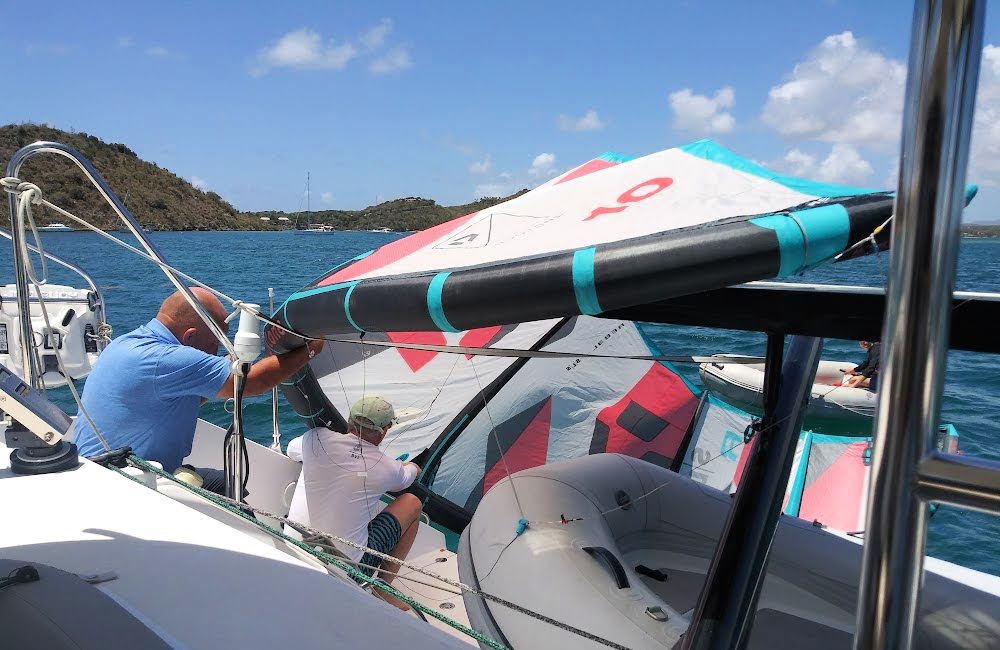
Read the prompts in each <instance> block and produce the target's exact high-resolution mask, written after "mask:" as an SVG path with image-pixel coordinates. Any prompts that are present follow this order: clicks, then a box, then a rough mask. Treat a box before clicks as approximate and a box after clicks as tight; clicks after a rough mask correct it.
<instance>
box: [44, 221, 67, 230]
mask: <svg viewBox="0 0 1000 650" xmlns="http://www.w3.org/2000/svg"><path fill="white" fill-rule="evenodd" d="M38 231H39V232H75V229H73V228H70V227H69V226H67V225H66V224H64V223H59V222H58V221H53V222H52V223H50V224H49V225H47V226H40V227H39V228H38Z"/></svg>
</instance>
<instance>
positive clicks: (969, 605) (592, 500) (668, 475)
mask: <svg viewBox="0 0 1000 650" xmlns="http://www.w3.org/2000/svg"><path fill="white" fill-rule="evenodd" d="M512 480H513V486H514V488H515V489H516V490H517V493H518V494H519V495H520V507H521V508H523V511H521V509H520V508H519V506H518V503H517V500H516V499H515V497H514V493H513V491H512V490H511V479H505V480H503V481H502V482H500V483H498V484H497V485H496V486H495V487H494V488H493V489H492V490H490V491H489V492H488V493H487V494H486V496H485V497H484V498H483V500H482V502H481V503H480V505H479V508H478V509H477V510H476V513H475V516H474V517H473V519H472V522H471V523H470V524H469V526H468V527H467V528H466V530H465V532H464V533H463V534H462V538H461V542H460V546H459V572H460V575H461V578H462V581H463V582H465V583H466V584H471V585H472V586H475V587H477V588H478V589H481V590H483V591H485V592H487V593H490V594H492V595H495V596H499V597H500V598H504V599H507V600H510V601H513V602H516V603H518V604H520V605H522V606H525V607H527V608H529V609H531V610H533V611H535V612H538V613H541V614H544V615H546V616H549V617H552V618H554V619H556V620H559V621H561V622H564V623H567V624H569V625H572V626H574V627H577V628H580V629H582V630H584V631H586V632H589V633H591V634H595V635H598V636H600V637H603V638H605V639H609V640H612V641H614V642H616V643H619V644H621V645H624V646H625V647H628V648H633V649H635V650H640V649H657V650H662V649H663V648H674V647H676V644H677V642H678V640H679V639H680V637H681V635H682V634H683V633H684V632H685V631H686V629H687V625H688V621H689V619H690V616H691V613H692V610H693V609H694V607H695V604H696V602H697V600H698V595H699V592H700V591H701V588H702V583H703V582H704V579H705V574H706V572H707V570H708V567H709V564H710V562H711V560H712V556H713V553H714V551H715V547H716V542H717V540H718V538H719V535H720V531H721V529H722V527H723V524H724V522H725V520H726V515H727V512H728V510H729V507H730V505H731V503H732V500H731V498H730V496H729V495H728V494H725V493H723V492H720V491H718V490H714V489H712V488H709V487H707V486H705V485H702V484H699V483H696V482H694V481H692V480H690V479H688V478H686V477H683V476H680V475H678V474H675V473H673V472H670V471H669V470H665V469H663V468H660V467H657V466H655V465H652V464H650V463H646V462H644V461H641V460H638V459H636V458H631V457H627V456H622V455H618V454H599V455H595V456H587V457H584V458H578V459H574V460H569V461H564V462H560V463H556V464H553V465H546V466H543V467H537V468H534V469H530V470H525V471H522V472H518V473H516V474H514V475H513V479H512ZM526 495H530V496H528V498H526ZM522 518H523V519H526V520H527V521H528V522H529V523H528V524H527V527H526V528H525V529H524V530H523V532H522V533H521V534H518V532H517V528H518V521H519V519H522ZM562 518H565V520H566V521H565V523H563V521H561V519H562ZM861 552H862V546H861V541H860V540H858V539H855V538H852V537H848V536H841V535H835V534H832V533H830V532H827V531H825V530H823V529H822V528H820V527H817V526H814V525H812V524H810V523H807V522H804V521H801V520H798V519H794V518H790V517H785V518H782V520H781V523H780V524H779V527H778V531H777V534H776V536H775V540H774V546H773V547H772V550H771V556H770V563H769V568H768V573H767V578H766V579H765V582H764V587H763V591H762V593H761V597H760V601H759V607H758V611H757V616H756V622H755V623H754V626H753V631H752V635H751V637H750V643H749V647H750V648H819V649H823V650H825V649H828V648H844V649H845V650H846V649H849V648H851V645H852V638H853V634H854V625H855V615H856V606H857V591H858V576H859V572H860V565H861ZM925 567H926V574H925V575H926V577H925V586H924V589H923V592H922V594H921V599H920V612H919V614H918V617H917V624H916V629H915V634H914V639H915V641H914V646H913V647H914V648H934V649H935V650H941V649H944V648H956V649H957V648H968V647H980V648H995V647H1000V624H998V621H1000V578H995V577H993V576H988V575H985V574H982V573H977V572H975V571H970V570H968V569H964V568H962V567H959V566H956V565H952V564H948V563H946V562H941V561H939V560H934V559H932V558H928V559H927V561H926V563H925ZM464 597H465V602H466V605H467V608H468V613H469V618H470V620H471V621H472V626H473V627H474V628H476V629H477V630H480V631H482V632H484V633H486V634H487V636H490V637H492V638H494V639H497V640H499V641H501V642H502V643H504V644H506V645H507V646H508V647H510V648H513V649H514V650H522V649H526V648H594V649H597V648H603V647H605V646H602V645H600V644H598V643H596V642H593V641H589V640H586V639H584V638H582V637H580V636H577V635H576V634H573V633H571V632H568V631H566V630H563V629H560V628H558V627H555V626H552V625H548V624H545V623H543V622H541V621H539V620H537V619H534V618H531V617H528V616H526V615H524V614H521V613H518V612H515V611H512V610H510V609H507V608H504V607H502V606H500V605H498V604H495V603H493V602H486V601H484V600H483V599H481V598H480V597H479V596H476V595H475V594H473V593H469V592H466V593H465V594H464Z"/></svg>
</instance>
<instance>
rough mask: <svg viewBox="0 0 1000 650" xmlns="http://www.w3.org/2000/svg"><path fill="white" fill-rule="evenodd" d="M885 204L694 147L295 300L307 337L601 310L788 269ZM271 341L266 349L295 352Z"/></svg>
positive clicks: (464, 225) (537, 195)
mask: <svg viewBox="0 0 1000 650" xmlns="http://www.w3.org/2000/svg"><path fill="white" fill-rule="evenodd" d="M892 203H893V201H892V197H891V195H890V194H888V193H885V192H874V191H871V190H863V189H857V188H851V187H844V186H839V185H829V184H824V183H815V182H811V181H805V180H801V179H796V178H791V177H788V176H783V175H780V174H776V173H774V172H771V171H769V170H767V169H764V168H763V167H760V166H759V165H756V164H755V163H752V162H750V161H748V160H746V159H743V158H740V157H739V156H736V155H735V154H733V153H732V152H730V151H728V150H726V149H724V148H723V147H720V146H719V145H717V144H715V143H714V142H711V141H708V140H703V141H699V142H695V143H693V144H690V145H686V146H683V147H678V148H675V149H668V150H666V151H661V152H659V153H655V154H652V155H649V156H645V157H643V158H637V159H634V160H627V159H625V158H624V157H615V156H603V157H601V158H597V159H595V160H592V161H590V162H588V163H586V164H584V165H581V166H580V167H578V168H576V169H574V170H571V171H570V172H568V173H566V174H564V175H563V176H561V177H559V178H557V179H554V180H553V181H551V182H549V183H546V184H545V185H543V186H541V187H539V188H537V189H535V190H534V191H531V192H528V193H526V194H523V195H521V196H518V197H516V198H514V199H511V200H509V201H506V202H504V203H501V204H498V205H496V206H493V207H492V208H489V209H486V210H483V211H481V212H477V213H474V214H470V215H466V216H464V217H460V218H458V219H455V220H452V221H449V222H447V223H443V224H441V225H439V226H436V227H434V228H430V229H429V230H425V231H423V232H419V233H416V234H414V235H411V236H409V237H406V238H403V239H400V240H398V241H395V242H392V243H390V244H388V245H386V246H383V247H382V248H380V249H378V250H376V251H373V252H371V253H369V254H367V255H364V256H360V257H359V258H356V259H355V260H352V261H351V262H350V263H348V264H347V265H345V266H343V267H341V268H337V269H334V270H333V271H331V272H330V273H328V274H327V275H325V276H324V277H322V278H320V279H319V280H317V281H316V282H315V283H313V284H312V285H311V286H310V287H308V288H306V289H303V290H302V291H299V292H297V293H295V294H293V295H292V296H291V297H289V299H288V300H287V301H286V302H285V304H284V305H282V307H281V308H280V309H279V310H278V312H277V314H276V318H277V320H278V322H279V323H281V324H282V325H285V326H288V328H289V329H292V330H294V331H298V332H302V333H305V334H309V335H314V336H315V335H321V336H322V335H331V334H346V333H358V332H363V331H370V332H406V331H410V332H421V331H432V330H437V331H443V332H458V331H465V330H471V329H476V328H479V327H489V326H495V325H504V324H514V323H524V322H530V321H538V320H545V319H548V318H560V317H566V316H572V315H577V314H599V313H601V312H603V311H607V310H610V309H616V308H622V307H629V306H635V305H640V304H646V303H649V302H653V301H657V300H662V299H666V298H670V297H674V296H677V295H683V294H688V293H694V292H698V291H705V290H709V289H716V288H721V287H724V286H728V285H731V284H736V283H740V282H746V281H750V280H759V279H764V278H773V277H778V276H786V275H791V274H794V273H798V272H800V271H802V270H804V269H806V268H809V267H812V266H815V265H816V264H819V263H822V262H824V261H827V260H829V259H831V258H832V257H834V256H835V255H837V254H838V253H841V252H842V251H844V250H845V249H847V248H848V247H849V246H851V245H852V244H854V243H855V242H858V241H860V240H862V239H864V238H866V237H869V236H870V235H871V233H872V232H873V231H874V230H875V228H876V227H877V226H879V225H880V224H881V223H882V222H884V221H885V220H886V219H887V218H888V217H889V216H890V214H891V211H892ZM296 342H297V341H296V340H295V338H294V337H291V338H288V339H287V340H285V341H282V337H281V336H280V332H278V333H275V334H272V336H271V343H272V346H274V347H278V348H282V347H287V346H290V345H293V344H294V343H296Z"/></svg>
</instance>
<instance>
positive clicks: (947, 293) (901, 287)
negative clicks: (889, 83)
mask: <svg viewBox="0 0 1000 650" xmlns="http://www.w3.org/2000/svg"><path fill="white" fill-rule="evenodd" d="M985 4H986V3H985V0H921V1H918V2H917V3H916V10H915V13H914V19H913V34H912V44H911V50H910V68H909V75H908V79H907V91H906V103H905V112H904V120H903V141H902V151H901V158H900V177H899V192H898V195H897V201H896V223H895V224H894V227H893V233H892V246H891V250H892V260H891V263H890V271H889V284H888V290H887V300H886V317H885V325H884V330H883V334H882V342H883V347H882V350H883V352H882V355H883V356H882V368H881V371H880V372H881V377H880V380H879V402H878V410H877V411H876V417H875V433H874V448H873V453H872V474H871V488H870V491H869V495H868V503H869V508H868V522H867V527H866V533H865V550H864V558H863V563H862V571H861V586H860V593H859V596H858V614H857V631H856V634H855V639H854V647H855V648H859V649H864V650H869V649H871V650H890V649H891V650H896V649H898V648H908V647H910V646H911V644H912V640H913V638H914V625H915V623H916V615H917V609H918V606H919V600H920V587H921V584H922V576H923V561H924V550H925V542H926V534H927V517H928V508H929V504H930V502H931V501H937V502H943V503H950V504H955V505H959V506H964V507H972V508H977V509H981V510H986V511H989V512H993V513H1000V463H996V462H992V461H984V460H976V459H968V458H964V457H960V456H952V455H948V454H942V453H940V452H936V451H934V432H935V429H936V425H937V422H938V414H939V411H940V399H941V389H942V385H943V381H944V374H945V362H946V358H947V351H948V350H947V347H948V332H949V327H950V323H951V304H952V292H953V290H954V285H955V267H956V263H957V259H958V242H959V223H960V221H961V215H962V208H963V205H964V195H965V172H966V166H967V163H968V157H969V139H970V132H971V129H972V115H973V108H974V103H975V96H976V85H977V81H978V76H979V60H980V55H981V50H982V40H983V17H984V13H985Z"/></svg>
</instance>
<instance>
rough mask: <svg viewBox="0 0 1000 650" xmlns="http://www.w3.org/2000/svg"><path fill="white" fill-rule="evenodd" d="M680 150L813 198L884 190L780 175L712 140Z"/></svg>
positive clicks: (688, 145) (695, 143)
mask: <svg viewBox="0 0 1000 650" xmlns="http://www.w3.org/2000/svg"><path fill="white" fill-rule="evenodd" d="M680 150H681V151H683V152H685V153H689V154H691V155H692V156H697V157H698V158H702V159H704V160H709V161H711V162H716V163H720V164H722V165H726V166H727V167H732V168H733V169H735V170H737V171H741V172H744V173H747V174H753V175H754V176H759V177H760V178H764V179H767V180H769V181H772V182H775V183H778V184H779V185H784V186H785V187H787V188H788V189H790V190H795V191H796V192H801V193H803V194H809V195H811V196H822V197H827V198H831V197H836V196H852V195H854V194H875V193H879V192H882V190H873V189H865V188H860V187H848V186H846V185H833V184H830V183H819V182H817V181H810V180H806V179H803V178H795V177H794V176H785V175H784V174H778V173H777V172H773V171H771V170H770V169H766V168H764V167H761V166H760V165H758V164H757V163H755V162H751V161H749V160H747V159H746V158H742V157H740V156H737V155H736V154H734V153H733V152H732V151H730V150H729V149H726V148H725V147H723V146H720V145H718V144H716V143H715V142H713V141H711V140H699V141H698V142H692V143H691V144H686V145H684V146H683V147H680Z"/></svg>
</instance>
